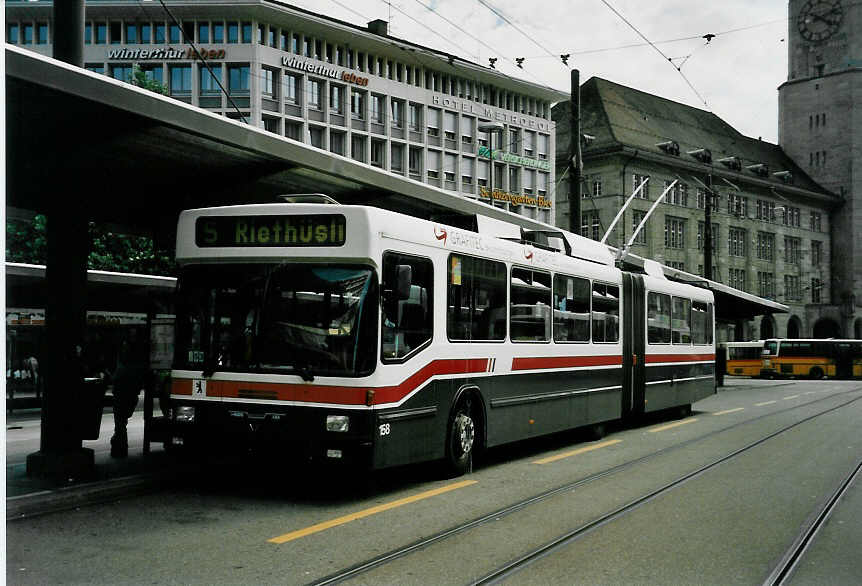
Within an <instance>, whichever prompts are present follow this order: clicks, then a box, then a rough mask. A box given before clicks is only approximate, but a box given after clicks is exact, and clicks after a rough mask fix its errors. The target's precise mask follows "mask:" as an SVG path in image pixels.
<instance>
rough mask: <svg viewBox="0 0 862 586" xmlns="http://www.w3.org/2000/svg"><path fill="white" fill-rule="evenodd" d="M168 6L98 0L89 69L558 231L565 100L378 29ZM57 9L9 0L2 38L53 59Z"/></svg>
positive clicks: (187, 4) (202, 4) (92, 12)
mask: <svg viewBox="0 0 862 586" xmlns="http://www.w3.org/2000/svg"><path fill="white" fill-rule="evenodd" d="M165 4H166V6H167V10H165V9H164V8H163V7H162V5H161V4H160V3H157V2H149V1H138V0H134V1H132V0H127V1H122V0H114V1H97V0H89V1H88V2H87V3H86V17H85V31H84V43H85V46H84V61H85V67H86V68H87V69H89V70H90V71H94V72H98V73H102V74H104V75H109V76H112V77H114V78H117V79H120V80H123V81H129V80H132V79H134V78H135V76H136V75H141V76H144V77H146V78H147V79H149V80H152V81H155V82H158V83H160V84H162V85H163V87H164V90H165V91H166V92H167V93H168V94H169V95H170V96H172V97H173V98H175V99H177V100H182V101H184V102H187V103H189V104H193V105H195V106H199V107H201V108H205V109H207V110H210V111H213V112H216V113H218V114H221V115H224V116H227V117H230V118H235V119H241V120H243V121H245V122H247V123H249V124H254V125H257V126H260V127H262V128H264V129H266V130H267V131H269V132H272V133H275V134H278V135H282V136H285V137H287V138H289V139H292V140H296V141H300V142H304V143H307V144H311V145H312V146H314V147H317V148H320V149H324V150H327V151H330V152H332V153H333V154H334V155H339V156H343V157H349V158H351V159H353V160H356V161H359V162H362V163H366V164H368V165H372V166H374V167H378V168H381V169H385V170H387V171H389V172H391V173H395V174H398V175H403V176H405V177H409V178H411V179H414V180H416V181H420V182H424V183H426V184H429V185H433V186H436V187H440V188H442V189H445V190H448V191H452V192H455V193H458V194H459V195H462V196H464V197H468V198H474V199H481V200H484V201H486V202H488V203H492V204H493V205H496V206H499V207H505V208H507V209H509V210H511V211H514V212H516V213H519V214H522V215H524V216H527V217H530V218H534V219H537V220H540V221H544V222H547V223H553V221H554V217H555V204H554V201H555V189H554V185H555V179H554V173H555V170H554V165H553V164H552V161H551V156H552V154H553V153H554V152H555V148H556V145H555V139H554V122H553V121H552V119H551V107H552V106H553V104H554V103H556V102H558V101H562V100H566V99H567V98H568V96H567V94H565V93H563V92H560V91H558V90H554V89H552V88H549V87H545V86H542V85H538V84H534V83H529V82H526V81H523V80H520V79H516V78H512V77H509V76H507V75H504V74H502V73H500V72H499V71H497V70H495V69H494V68H492V67H485V66H480V65H477V64H475V63H472V62H470V61H467V60H464V59H462V58H459V57H456V56H454V55H450V54H448V53H444V52H441V51H438V50H435V49H432V48H428V47H423V46H420V45H417V44H414V43H411V42H409V41H404V40H401V39H397V38H395V37H392V36H390V35H389V34H388V30H387V29H388V27H387V23H386V22H385V21H382V20H375V21H372V22H370V23H368V25H367V26H357V25H354V24H350V23H347V22H343V21H340V20H335V19H332V18H329V17H326V16H323V15H320V14H315V13H312V12H308V11H306V10H302V9H299V8H296V7H292V6H289V5H286V4H283V3H280V2H275V1H267V0H233V1H231V2H222V1H211V0H199V1H172V0H167V1H166V2H165ZM52 8H53V7H52V2H47V1H36V2H33V1H15V0H10V1H7V2H6V40H7V42H8V43H10V44H14V45H18V46H23V47H24V48H27V49H30V50H33V51H36V52H38V53H41V54H45V55H49V56H50V55H51V52H52V38H53V26H54V24H53V22H52V16H53V10H52ZM138 69H139V70H140V73H138V72H137V70H138ZM483 123H499V124H498V125H497V129H495V130H492V131H481V130H480V126H481V125H482V124H483ZM491 141H493V143H492V142H491ZM492 157H493V161H494V164H493V169H492V168H491V160H492Z"/></svg>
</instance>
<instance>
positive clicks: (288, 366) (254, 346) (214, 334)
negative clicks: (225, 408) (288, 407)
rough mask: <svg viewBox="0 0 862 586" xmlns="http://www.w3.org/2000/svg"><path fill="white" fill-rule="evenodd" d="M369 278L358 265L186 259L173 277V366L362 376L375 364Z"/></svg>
mask: <svg viewBox="0 0 862 586" xmlns="http://www.w3.org/2000/svg"><path fill="white" fill-rule="evenodd" d="M376 283H377V280H376V278H374V271H372V270H371V269H368V268H364V267H356V266H339V265H323V264H321V265H313V264H301V265H300V264H293V265H291V264H273V263H259V264H242V265H239V264H218V265H194V266H190V267H187V268H186V269H184V270H183V271H182V274H181V275H180V280H179V297H180V302H179V304H178V311H177V313H178V315H177V340H176V355H175V360H174V362H175V368H179V369H188V370H202V371H203V373H204V376H211V375H212V373H214V372H217V371H224V370H229V371H231V372H271V373H280V374H281V373H283V374H297V375H299V376H302V378H303V379H305V380H307V381H311V380H314V377H315V376H317V375H323V376H346V377H355V376H365V375H367V374H370V373H371V372H372V371H373V370H374V365H375V364H376V345H377V344H376V339H377V338H376V331H377V307H378V302H377V284H376Z"/></svg>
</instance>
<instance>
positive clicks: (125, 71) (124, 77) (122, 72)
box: [111, 64, 175, 93]
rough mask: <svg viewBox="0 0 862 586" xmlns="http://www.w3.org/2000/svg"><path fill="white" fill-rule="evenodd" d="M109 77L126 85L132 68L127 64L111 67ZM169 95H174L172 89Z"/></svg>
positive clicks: (130, 78) (129, 79) (130, 76)
mask: <svg viewBox="0 0 862 586" xmlns="http://www.w3.org/2000/svg"><path fill="white" fill-rule="evenodd" d="M111 77H113V78H114V79H118V80H120V81H125V82H127V83H128V82H130V81H131V80H132V66H131V65H127V64H122V65H111ZM171 93H175V92H174V91H173V88H172V89H171Z"/></svg>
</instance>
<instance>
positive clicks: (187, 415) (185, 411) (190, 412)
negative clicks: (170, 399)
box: [174, 406, 195, 423]
mask: <svg viewBox="0 0 862 586" xmlns="http://www.w3.org/2000/svg"><path fill="white" fill-rule="evenodd" d="M174 421H175V422H177V423H194V422H195V408H194V407H189V406H180V407H174Z"/></svg>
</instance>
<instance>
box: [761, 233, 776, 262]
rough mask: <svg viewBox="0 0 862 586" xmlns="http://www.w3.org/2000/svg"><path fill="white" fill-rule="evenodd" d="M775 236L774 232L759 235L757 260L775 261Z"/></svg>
mask: <svg viewBox="0 0 862 586" xmlns="http://www.w3.org/2000/svg"><path fill="white" fill-rule="evenodd" d="M774 251H775V234H773V233H772V232H758V233H757V258H759V259H760V260H770V261H771V260H774V259H775V252H774Z"/></svg>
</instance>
